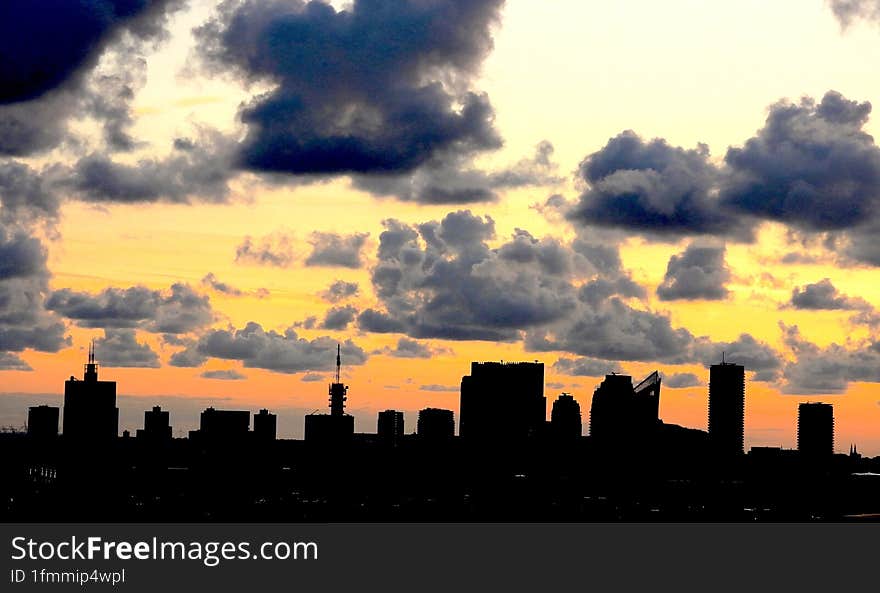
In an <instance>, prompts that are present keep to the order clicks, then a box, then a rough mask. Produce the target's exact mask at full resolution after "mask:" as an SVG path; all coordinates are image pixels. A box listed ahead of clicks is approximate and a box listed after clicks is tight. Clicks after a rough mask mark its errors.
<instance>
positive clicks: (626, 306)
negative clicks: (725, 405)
mask: <svg viewBox="0 0 880 593" xmlns="http://www.w3.org/2000/svg"><path fill="white" fill-rule="evenodd" d="M100 4H102V5H104V4H106V5H107V6H108V7H112V9H111V8H108V10H106V11H104V12H102V13H101V14H104V15H105V17H106V18H104V19H103V20H101V19H95V18H92V17H94V14H92V15H91V16H90V14H89V8H88V7H89V6H91V5H92V3H80V2H72V3H70V4H69V6H67V7H66V8H65V9H64V10H65V11H69V12H62V13H59V14H55V15H53V16H52V17H51V18H49V17H47V16H46V15H45V14H42V12H44V11H41V10H40V8H39V5H40V3H39V2H26V1H24V0H12V1H11V2H9V3H8V4H7V6H8V8H4V9H3V10H9V11H11V12H10V13H9V18H3V19H0V32H3V33H5V35H0V56H9V59H8V60H2V64H0V426H9V425H15V426H20V425H21V424H22V423H23V422H24V419H25V417H26V412H25V410H26V408H27V407H28V405H25V404H26V402H31V404H32V405H39V404H50V405H59V404H60V401H61V398H62V394H61V393H60V389H61V384H62V383H63V382H64V380H65V379H66V378H67V377H69V376H70V375H71V374H74V373H72V371H73V370H74V369H78V368H79V366H80V365H81V364H82V361H83V360H85V359H86V358H87V350H88V346H87V344H88V343H89V342H90V341H91V340H93V339H94V340H97V345H96V348H97V358H98V362H99V363H100V364H101V365H102V369H103V372H104V373H106V374H107V375H108V376H111V375H112V379H113V380H114V381H117V382H118V384H119V388H120V391H119V392H118V393H117V398H118V402H119V414H120V425H121V426H124V427H127V428H129V429H130V430H134V429H136V428H138V427H139V426H138V425H136V423H137V422H140V420H142V419H141V418H140V417H139V415H140V414H142V413H143V411H144V410H149V409H151V407H152V406H153V405H161V406H162V408H163V409H165V410H171V411H172V418H179V419H180V425H181V426H182V428H181V430H184V431H186V430H189V429H190V428H192V427H194V426H195V425H196V423H197V419H198V411H199V410H203V409H204V408H206V407H208V406H209V405H212V403H211V402H213V405H215V406H216V407H217V408H230V409H245V408H246V409H250V410H251V411H254V410H257V409H260V408H267V409H269V410H270V411H273V412H274V413H277V414H278V434H279V436H285V437H297V438H301V437H302V433H303V426H302V417H303V415H304V414H306V413H308V412H310V411H313V410H316V409H319V410H322V411H323V410H324V409H325V407H326V397H327V394H326V393H325V391H326V384H329V383H332V382H333V355H334V351H335V350H336V347H337V344H341V353H342V356H343V358H344V359H345V360H346V361H347V362H346V364H345V365H344V367H343V376H342V377H341V381H342V382H343V383H345V384H347V385H351V386H353V388H352V392H351V394H350V397H351V398H352V399H351V401H350V402H349V407H348V410H349V412H350V413H351V414H353V415H354V417H355V423H356V430H358V431H362V427H363V426H371V427H374V426H375V420H376V415H377V413H378V412H380V411H383V410H389V409H391V410H402V411H404V412H406V422H405V423H406V426H407V427H408V430H409V429H411V428H412V427H414V426H415V425H416V416H415V415H416V414H417V413H418V411H419V410H422V409H426V408H437V409H453V410H456V411H457V410H458V399H459V384H458V382H459V380H460V379H461V377H462V376H463V375H465V374H466V369H467V368H468V365H469V364H470V362H471V361H495V360H504V361H534V360H540V361H542V362H543V363H544V365H545V373H544V383H545V387H544V393H543V396H544V397H546V398H547V400H548V401H547V403H546V406H545V411H546V416H547V419H549V418H550V408H551V405H552V400H553V399H555V397H556V396H557V395H558V394H559V393H562V392H565V393H570V394H571V395H572V396H573V398H574V400H575V401H576V402H577V403H578V404H579V406H580V409H581V411H582V413H583V414H584V415H585V416H586V415H587V412H588V411H589V409H590V404H591V399H592V395H593V390H594V388H595V387H596V386H597V385H598V384H599V383H600V382H601V381H602V379H603V377H604V376H605V375H606V374H607V373H609V372H616V373H621V374H627V375H630V376H632V377H645V376H647V375H649V374H650V373H651V372H652V371H654V370H655V369H661V370H662V371H663V390H664V397H663V398H661V400H660V403H659V406H660V409H659V415H660V417H661V418H664V419H667V420H668V421H669V422H671V423H675V424H677V425H681V426H686V427H692V428H697V429H700V430H706V429H707V428H708V425H707V420H708V418H707V398H708V389H709V386H708V384H709V373H710V370H709V367H710V366H711V365H714V364H717V363H718V362H720V361H721V359H722V353H725V354H724V356H726V357H727V359H728V360H729V361H731V362H734V363H739V364H743V365H744V366H745V367H746V377H745V381H746V384H747V385H748V387H747V394H746V400H745V401H746V403H745V406H746V409H745V415H746V421H745V427H744V429H745V434H744V448H745V449H746V450H748V449H749V447H751V446H784V447H787V448H793V447H794V446H795V443H796V440H797V429H796V424H797V422H796V420H797V413H798V406H799V404H800V403H802V402H825V403H831V404H833V406H834V420H835V424H834V434H835V440H836V447H837V450H838V451H839V452H843V451H846V449H847V448H848V447H849V445H850V444H852V443H855V444H856V445H857V446H858V449H859V451H860V452H863V453H864V454H866V455H869V456H875V455H880V329H878V328H880V313H878V310H880V283H878V282H877V281H876V279H877V274H878V271H877V265H880V250H878V249H877V246H878V245H880V244H878V243H877V239H876V232H875V231H876V229H878V228H880V147H878V145H877V144H876V142H875V141H874V137H876V136H877V134H878V133H880V118H877V116H876V114H873V113H872V110H871V105H872V103H873V104H876V103H877V101H878V100H880V81H877V80H876V76H875V75H874V71H875V70H876V67H875V66H876V65H877V63H878V62H880V11H878V10H876V7H877V5H876V2H868V1H849V0H848V1H842V0H828V1H826V0H816V1H815V2H812V3H804V2H802V1H801V0H780V1H779V2H774V3H771V4H772V5H768V3H766V2H759V1H757V0H747V1H744V2H739V3H735V4H731V3H720V2H694V1H693V0H675V1H673V2H668V3H663V5H662V6H661V5H659V4H658V3H656V2H650V1H648V0H633V1H632V2H627V3H618V5H613V6H608V5H607V3H601V2H598V1H587V2H575V1H573V0H572V1H569V0H566V1H562V2H559V3H556V4H555V5H554V8H553V9H552V10H549V9H548V8H547V7H546V6H543V5H542V4H541V3H534V2H527V1H523V0H519V1H517V0H510V1H508V2H501V1H500V0H480V1H476V2H473V1H472V2H465V1H464V0H440V1H437V2H421V1H411V2H381V1H378V0H371V1H365V0H357V1H355V2H341V1H339V2H338V1H334V2H330V3H329V4H321V3H315V4H309V5H306V4H304V3H300V2H297V1H291V2H281V1H278V0H270V1H262V2H256V1H245V0H241V1H236V2H229V3H225V4H224V7H223V9H222V10H221V9H219V8H218V5H219V2H217V1H216V0H189V1H182V2H178V1H171V0H151V1H147V2H142V3H136V4H137V6H130V7H125V8H121V7H119V6H117V5H120V3H116V2H112V1H111V0H102V1H101V3H100ZM120 6H121V5H120ZM83 7H85V8H83ZM105 13H106V14H105ZM3 16H4V17H5V16H6V14H5V13H4V15H3ZM65 30H69V31H76V32H77V35H72V36H68V37H64V36H63V35H61V34H60V33H58V31H65ZM273 35H276V36H277V37H273ZM62 38H64V39H65V40H66V41H65V43H61V42H60V39H62ZM22 40H25V41H31V40H33V43H31V44H28V43H23V42H22ZM37 46H39V47H37ZM31 49H33V51H31ZM331 57H332V59H331ZM875 218H877V219H878V220H874V219H875ZM457 419H458V415H456V426H457V424H458V422H457ZM173 424H174V425H175V430H177V425H178V422H173ZM585 425H586V423H585Z"/></svg>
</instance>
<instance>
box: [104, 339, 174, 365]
mask: <svg viewBox="0 0 880 593" xmlns="http://www.w3.org/2000/svg"><path fill="white" fill-rule="evenodd" d="M95 358H97V359H98V362H100V363H101V364H102V365H103V366H105V367H142V368H159V366H160V365H159V357H158V356H157V355H156V353H155V352H153V349H152V348H150V346H149V345H148V344H144V343H141V342H138V341H137V339H136V337H135V332H134V330H133V329H105V330H104V337H103V338H98V339H97V340H95Z"/></svg>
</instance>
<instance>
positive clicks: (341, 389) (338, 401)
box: [305, 344, 354, 443]
mask: <svg viewBox="0 0 880 593" xmlns="http://www.w3.org/2000/svg"><path fill="white" fill-rule="evenodd" d="M341 367H342V358H341V354H340V346H339V344H337V345H336V381H335V382H333V383H331V384H330V389H329V392H330V414H308V415H306V418H305V440H307V441H319V442H324V443H345V442H350V441H351V439H352V437H353V436H354V416H351V415H349V414H346V413H345V402H346V400H347V399H348V385H344V384H343V383H342V380H341V378H340V369H341Z"/></svg>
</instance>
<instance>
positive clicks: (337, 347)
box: [336, 344, 342, 383]
mask: <svg viewBox="0 0 880 593" xmlns="http://www.w3.org/2000/svg"><path fill="white" fill-rule="evenodd" d="M341 366H342V358H341V356H340V345H339V344H336V382H337V383H339V367H341Z"/></svg>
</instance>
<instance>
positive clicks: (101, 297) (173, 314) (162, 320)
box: [46, 283, 214, 334]
mask: <svg viewBox="0 0 880 593" xmlns="http://www.w3.org/2000/svg"><path fill="white" fill-rule="evenodd" d="M46 308H47V309H49V310H50V311H55V312H57V313H59V314H61V315H63V316H65V317H67V318H68V319H72V320H74V321H75V322H76V323H77V325H79V326H81V327H102V328H139V329H142V330H145V331H149V332H155V333H169V334H182V333H187V332H191V331H193V330H196V329H199V328H202V327H204V326H206V325H208V324H210V323H211V322H212V321H213V319H214V315H213V311H212V309H211V304H210V301H209V299H208V297H207V296H204V295H200V294H198V293H196V292H195V291H194V290H193V289H192V287H190V286H189V285H188V284H180V283H175V284H172V285H171V288H170V289H169V290H168V291H164V292H163V291H159V290H150V289H148V288H146V287H144V286H133V287H131V288H125V289H122V288H106V289H104V290H103V291H102V292H100V293H98V294H91V293H86V292H76V291H73V290H71V289H69V288H62V289H60V290H56V291H55V292H53V293H52V294H51V295H50V296H49V298H48V299H47V300H46Z"/></svg>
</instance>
